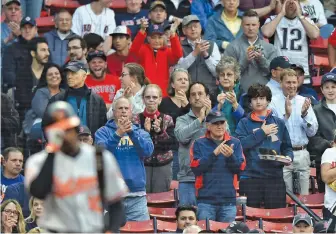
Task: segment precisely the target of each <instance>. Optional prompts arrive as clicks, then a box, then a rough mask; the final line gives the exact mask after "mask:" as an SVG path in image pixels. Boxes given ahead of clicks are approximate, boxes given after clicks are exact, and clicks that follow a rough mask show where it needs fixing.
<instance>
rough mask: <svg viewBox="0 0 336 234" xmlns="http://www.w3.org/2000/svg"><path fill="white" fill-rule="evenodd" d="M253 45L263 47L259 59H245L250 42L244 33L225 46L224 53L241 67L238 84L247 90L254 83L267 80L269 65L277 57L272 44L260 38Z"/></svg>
mask: <svg viewBox="0 0 336 234" xmlns="http://www.w3.org/2000/svg"><path fill="white" fill-rule="evenodd" d="M254 45H261V47H262V48H263V51H262V52H263V56H262V57H261V59H260V60H259V61H257V60H252V61H251V62H249V61H248V60H247V54H246V53H247V48H248V47H249V46H250V43H249V42H248V40H247V37H246V36H245V35H242V36H241V37H240V38H237V39H235V40H234V41H233V42H231V44H230V45H228V47H227V48H226V50H225V52H224V55H225V56H231V57H234V58H235V59H237V61H238V62H239V65H240V69H241V77H240V86H241V88H242V89H243V90H244V92H247V90H248V88H249V87H250V86H251V85H252V84H254V83H260V84H266V83H267V82H268V81H269V77H270V70H269V65H270V62H271V61H272V59H273V58H275V57H277V54H276V50H275V48H274V46H273V45H271V44H269V43H268V42H266V41H264V40H261V39H260V38H258V39H257V41H256V42H255V43H254Z"/></svg>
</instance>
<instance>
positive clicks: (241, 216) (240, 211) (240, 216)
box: [235, 205, 245, 221]
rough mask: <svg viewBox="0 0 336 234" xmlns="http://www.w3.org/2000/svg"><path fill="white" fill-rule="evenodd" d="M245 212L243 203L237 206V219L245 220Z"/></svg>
mask: <svg viewBox="0 0 336 234" xmlns="http://www.w3.org/2000/svg"><path fill="white" fill-rule="evenodd" d="M244 216H245V214H244V212H243V208H242V206H241V205H238V206H237V214H236V219H235V220H236V221H243V220H244Z"/></svg>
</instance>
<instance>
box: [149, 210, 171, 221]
mask: <svg viewBox="0 0 336 234" xmlns="http://www.w3.org/2000/svg"><path fill="white" fill-rule="evenodd" d="M175 211H176V208H160V207H148V212H149V215H150V216H151V217H152V218H153V217H156V218H157V219H158V220H163V221H169V222H174V221H175V220H176V216H175Z"/></svg>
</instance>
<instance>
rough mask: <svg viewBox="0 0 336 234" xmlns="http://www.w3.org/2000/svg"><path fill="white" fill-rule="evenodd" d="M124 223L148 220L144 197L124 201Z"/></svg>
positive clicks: (129, 198) (127, 198)
mask: <svg viewBox="0 0 336 234" xmlns="http://www.w3.org/2000/svg"><path fill="white" fill-rule="evenodd" d="M124 207H125V214H126V221H145V220H149V213H148V209H147V200H146V196H142V197H126V198H125V199H124Z"/></svg>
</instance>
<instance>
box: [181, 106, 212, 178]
mask: <svg viewBox="0 0 336 234" xmlns="http://www.w3.org/2000/svg"><path fill="white" fill-rule="evenodd" d="M205 132H206V126H205V121H203V123H200V122H199V120H198V119H197V117H196V116H195V114H194V113H193V112H192V110H190V111H189V113H187V114H185V115H182V116H180V117H178V118H177V119H176V125H175V137H176V139H177V141H178V142H179V149H178V157H179V164H180V171H179V173H178V174H177V180H178V181H179V182H195V175H194V173H193V172H192V171H191V169H190V154H189V150H190V147H191V145H192V143H194V141H195V140H196V139H198V138H199V137H201V136H203V135H204V134H205Z"/></svg>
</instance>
